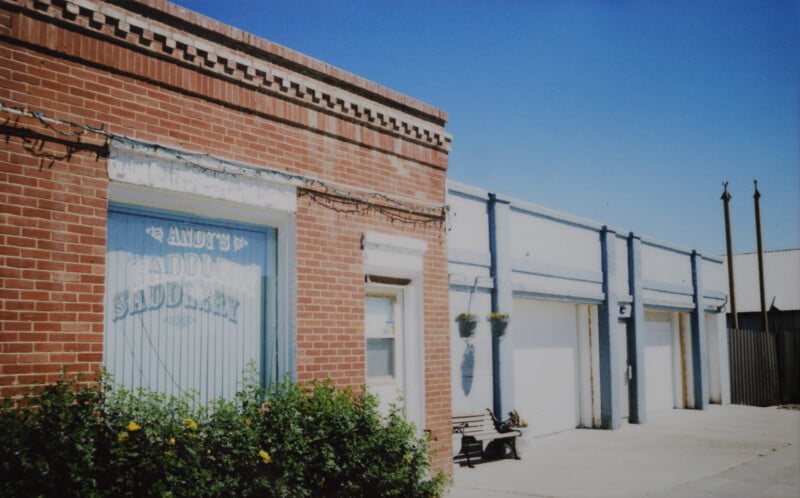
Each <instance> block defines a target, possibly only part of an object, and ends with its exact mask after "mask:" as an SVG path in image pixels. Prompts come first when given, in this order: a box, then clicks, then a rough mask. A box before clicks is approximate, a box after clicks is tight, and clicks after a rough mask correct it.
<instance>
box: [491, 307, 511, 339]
mask: <svg viewBox="0 0 800 498" xmlns="http://www.w3.org/2000/svg"><path fill="white" fill-rule="evenodd" d="M509 319H510V317H509V315H508V313H500V312H493V313H489V317H488V320H489V323H491V325H492V335H495V336H497V337H502V336H503V334H505V333H506V328H507V327H508V321H509Z"/></svg>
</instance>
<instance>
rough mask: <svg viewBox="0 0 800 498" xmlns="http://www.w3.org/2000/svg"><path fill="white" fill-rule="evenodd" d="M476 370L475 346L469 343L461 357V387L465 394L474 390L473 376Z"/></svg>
mask: <svg viewBox="0 0 800 498" xmlns="http://www.w3.org/2000/svg"><path fill="white" fill-rule="evenodd" d="M474 371H475V346H474V345H473V344H472V343H469V344H467V349H465V350H464V355H463V356H462V357H461V389H462V390H463V391H464V395H469V392H470V391H471V390H472V376H473V373H474Z"/></svg>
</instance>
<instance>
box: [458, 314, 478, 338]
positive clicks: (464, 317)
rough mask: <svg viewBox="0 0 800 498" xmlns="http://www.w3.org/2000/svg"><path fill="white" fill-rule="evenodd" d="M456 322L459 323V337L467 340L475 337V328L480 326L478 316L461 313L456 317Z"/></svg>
mask: <svg viewBox="0 0 800 498" xmlns="http://www.w3.org/2000/svg"><path fill="white" fill-rule="evenodd" d="M456 322H458V335H460V336H461V337H463V338H464V339H467V338H469V337H472V336H473V335H475V327H477V326H478V315H476V314H474V313H461V314H459V315H458V316H457V317H456Z"/></svg>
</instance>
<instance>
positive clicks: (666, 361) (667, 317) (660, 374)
mask: <svg viewBox="0 0 800 498" xmlns="http://www.w3.org/2000/svg"><path fill="white" fill-rule="evenodd" d="M672 334H673V326H672V313H668V312H656V311H648V312H645V334H644V364H645V369H644V384H645V392H646V393H647V394H646V399H647V411H648V412H655V411H663V410H671V409H673V408H674V407H675V402H674V399H673V386H674V384H673V379H674V374H673V368H672V363H673V362H672V342H673V341H672Z"/></svg>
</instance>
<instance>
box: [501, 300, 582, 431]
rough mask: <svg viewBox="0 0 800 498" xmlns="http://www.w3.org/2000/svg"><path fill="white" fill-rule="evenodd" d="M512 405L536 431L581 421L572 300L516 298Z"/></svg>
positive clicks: (573, 425)
mask: <svg viewBox="0 0 800 498" xmlns="http://www.w3.org/2000/svg"><path fill="white" fill-rule="evenodd" d="M512 316H513V317H514V318H513V319H512V321H511V327H513V331H512V334H511V337H513V341H514V386H515V396H514V399H515V400H516V405H517V406H516V408H517V411H518V412H519V413H520V415H521V416H522V418H523V419H525V420H526V421H527V422H528V426H529V428H530V429H529V430H530V431H531V432H533V433H534V434H535V435H541V434H551V433H554V432H560V431H565V430H569V429H574V428H575V427H577V426H578V425H580V403H579V401H578V400H579V394H578V393H579V380H578V332H577V307H576V305H575V304H570V303H561V302H556V301H541V300H532V299H522V298H519V299H515V300H514V307H513V311H512Z"/></svg>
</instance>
